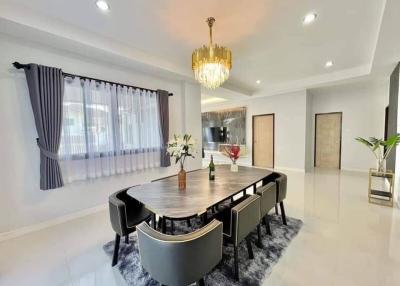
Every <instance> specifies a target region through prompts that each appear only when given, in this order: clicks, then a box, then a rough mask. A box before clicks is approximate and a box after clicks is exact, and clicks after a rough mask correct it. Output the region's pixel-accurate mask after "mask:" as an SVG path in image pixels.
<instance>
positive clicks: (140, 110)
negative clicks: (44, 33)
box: [59, 77, 161, 182]
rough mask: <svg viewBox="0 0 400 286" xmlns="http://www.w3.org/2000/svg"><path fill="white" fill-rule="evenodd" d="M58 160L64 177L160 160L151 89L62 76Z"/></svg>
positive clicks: (99, 174)
mask: <svg viewBox="0 0 400 286" xmlns="http://www.w3.org/2000/svg"><path fill="white" fill-rule="evenodd" d="M63 106H64V108H63V110H64V111H63V112H64V122H63V130H62V139H61V146H60V152H59V155H60V159H61V161H60V164H61V168H62V172H63V176H64V179H65V180H66V181H67V182H72V181H76V180H84V179H93V178H98V177H103V176H111V175H116V174H123V173H127V172H133V171H138V170H143V169H148V168H154V167H159V166H160V149H161V129H160V128H161V127H160V116H159V109H158V101H157V94H156V92H150V91H143V90H140V89H132V88H128V87H126V86H117V85H115V84H109V83H103V82H102V83H99V82H96V81H93V80H83V79H80V78H78V77H75V78H74V79H71V78H66V79H65V99H64V103H63Z"/></svg>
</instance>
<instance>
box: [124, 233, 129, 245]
mask: <svg viewBox="0 0 400 286" xmlns="http://www.w3.org/2000/svg"><path fill="white" fill-rule="evenodd" d="M125 243H126V244H129V234H128V235H126V236H125Z"/></svg>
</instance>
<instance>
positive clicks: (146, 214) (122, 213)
mask: <svg viewBox="0 0 400 286" xmlns="http://www.w3.org/2000/svg"><path fill="white" fill-rule="evenodd" d="M127 191H128V189H124V190H121V191H118V192H116V193H114V194H112V195H111V196H110V197H109V199H108V205H109V210H110V220H111V226H112V228H113V229H114V231H115V233H116V235H115V246H114V255H113V260H112V266H114V265H116V264H117V262H118V251H119V243H120V240H121V236H125V242H126V243H129V234H130V233H132V232H134V231H135V230H136V226H137V225H138V224H140V223H142V222H143V221H150V220H151V216H152V213H151V212H150V211H149V210H147V209H146V208H145V207H144V205H143V204H141V203H140V202H139V201H137V200H135V199H134V198H132V197H131V196H129V195H128V194H127Z"/></svg>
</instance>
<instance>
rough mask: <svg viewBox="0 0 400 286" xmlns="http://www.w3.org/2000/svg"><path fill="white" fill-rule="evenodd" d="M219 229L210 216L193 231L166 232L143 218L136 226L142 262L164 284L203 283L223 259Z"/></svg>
mask: <svg viewBox="0 0 400 286" xmlns="http://www.w3.org/2000/svg"><path fill="white" fill-rule="evenodd" d="M222 229H223V226H222V223H221V222H219V221H217V220H212V221H211V222H210V223H209V224H207V225H206V226H204V227H203V228H200V229H198V230H196V231H194V232H191V233H188V234H182V235H167V234H163V233H160V232H158V231H156V230H154V229H153V228H151V227H150V226H149V225H148V224H147V223H145V222H143V223H141V224H140V225H138V226H137V233H138V246H139V255H140V262H141V265H142V266H143V268H144V269H145V270H146V271H147V272H148V273H149V274H150V276H151V277H152V278H153V279H155V280H157V281H158V282H159V283H161V284H163V285H169V286H182V285H189V284H191V283H194V282H197V284H198V285H205V281H204V277H205V276H206V274H207V273H209V272H210V271H211V270H212V269H213V268H214V267H215V266H216V265H217V264H218V263H219V262H220V261H221V259H222Z"/></svg>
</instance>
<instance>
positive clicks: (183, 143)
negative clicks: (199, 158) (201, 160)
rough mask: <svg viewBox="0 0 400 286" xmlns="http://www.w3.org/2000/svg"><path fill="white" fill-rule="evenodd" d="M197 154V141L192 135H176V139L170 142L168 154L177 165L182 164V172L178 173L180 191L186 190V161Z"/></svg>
mask: <svg viewBox="0 0 400 286" xmlns="http://www.w3.org/2000/svg"><path fill="white" fill-rule="evenodd" d="M194 152H195V141H194V140H193V138H192V135H189V134H184V135H183V136H180V135H174V138H173V139H171V140H170V141H169V142H168V147H167V153H168V154H169V155H170V156H171V157H174V158H175V164H177V163H178V162H179V163H180V165H181V166H180V167H181V168H180V171H179V173H178V183H179V190H185V189H186V171H185V169H184V167H185V161H186V158H187V157H192V158H194V156H193V153H194Z"/></svg>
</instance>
